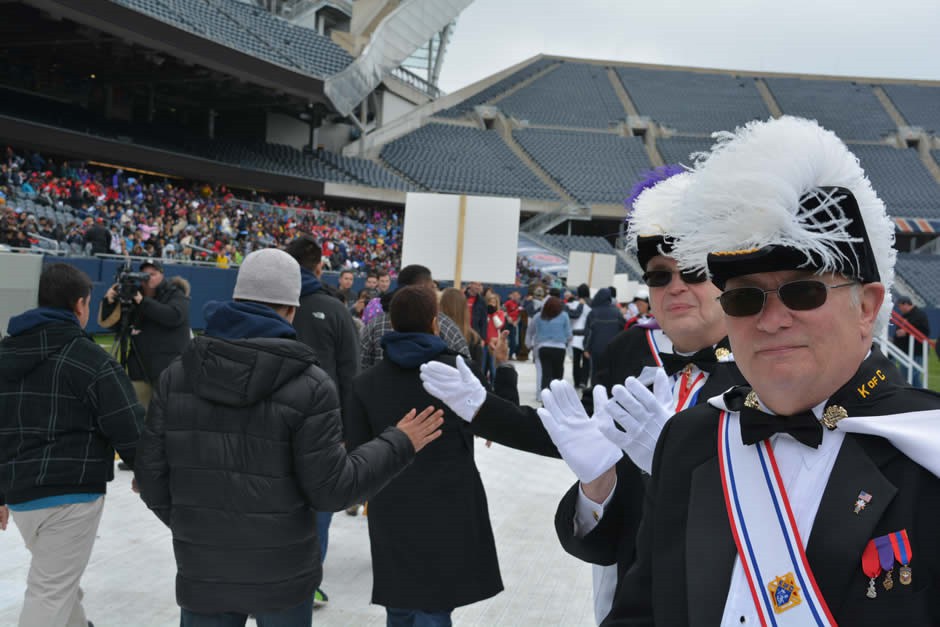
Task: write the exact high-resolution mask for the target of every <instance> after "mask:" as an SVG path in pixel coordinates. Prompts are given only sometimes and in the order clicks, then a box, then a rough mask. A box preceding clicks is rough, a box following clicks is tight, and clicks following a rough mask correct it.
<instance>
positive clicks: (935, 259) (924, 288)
mask: <svg viewBox="0 0 940 627" xmlns="http://www.w3.org/2000/svg"><path fill="white" fill-rule="evenodd" d="M895 270H896V271H897V273H898V276H900V277H901V278H902V279H904V280H905V281H907V283H908V284H909V285H910V286H912V287H913V288H914V289H915V290H917V292H918V293H919V294H920V296H921V297H922V298H923V299H924V300H925V301H926V302H927V305H928V306H931V307H937V306H940V255H921V254H917V253H898V262H897V266H896V267H895ZM934 333H936V330H934Z"/></svg>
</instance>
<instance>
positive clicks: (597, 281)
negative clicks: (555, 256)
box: [568, 250, 617, 289]
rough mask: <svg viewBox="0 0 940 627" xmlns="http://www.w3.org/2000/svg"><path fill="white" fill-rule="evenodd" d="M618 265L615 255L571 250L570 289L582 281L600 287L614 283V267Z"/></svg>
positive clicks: (590, 285)
mask: <svg viewBox="0 0 940 627" xmlns="http://www.w3.org/2000/svg"><path fill="white" fill-rule="evenodd" d="M616 267H617V257H616V256H615V255H600V254H597V253H585V252H580V251H574V250H573V251H571V252H570V253H568V289H572V288H576V287H577V286H579V285H581V284H582V283H587V285H588V287H590V288H594V289H599V288H602V287H610V286H611V285H613V284H614V268H616Z"/></svg>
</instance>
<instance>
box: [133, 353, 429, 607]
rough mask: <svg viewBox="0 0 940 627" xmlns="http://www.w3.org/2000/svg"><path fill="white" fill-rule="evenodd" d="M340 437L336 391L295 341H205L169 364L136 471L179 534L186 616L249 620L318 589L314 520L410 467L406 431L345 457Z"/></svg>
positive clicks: (179, 586) (180, 597)
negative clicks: (188, 613) (233, 616)
mask: <svg viewBox="0 0 940 627" xmlns="http://www.w3.org/2000/svg"><path fill="white" fill-rule="evenodd" d="M403 415H404V414H403ZM341 435H342V434H341V424H340V412H339V399H338V396H337V393H336V388H335V387H334V385H333V383H332V382H331V381H330V379H329V377H328V376H327V374H326V373H325V372H323V370H321V369H320V368H319V367H317V366H316V365H315V357H314V353H313V351H312V350H310V349H309V348H308V347H306V346H304V345H303V344H301V343H300V342H297V341H294V340H290V339H245V340H232V341H227V340H222V339H219V338H214V337H208V336H203V337H199V338H197V339H196V340H194V341H193V342H192V343H191V345H190V346H189V348H188V349H187V350H186V352H185V353H184V354H183V357H182V359H181V360H179V361H176V362H174V363H173V364H171V365H170V367H169V368H168V369H167V370H166V371H165V372H164V374H163V376H162V377H161V379H160V384H159V387H158V389H157V390H156V392H155V394H154V398H153V402H152V403H151V405H150V409H149V412H148V417H147V423H146V428H145V430H144V435H143V437H142V438H141V442H140V444H139V446H138V455H137V464H136V468H135V470H136V475H137V481H138V484H139V486H140V489H141V495H142V497H143V499H144V501H145V502H146V503H147V506H148V507H150V509H152V510H153V511H154V513H156V515H157V516H158V517H159V518H160V519H161V520H162V521H163V522H165V523H166V524H168V525H169V527H170V529H171V530H172V532H173V549H174V552H175V554H176V564H177V578H176V597H177V602H178V603H179V604H180V606H181V607H184V608H186V609H188V610H191V611H194V612H199V613H219V612H239V613H253V612H258V611H261V610H277V609H285V608H290V607H294V606H296V605H298V604H299V603H300V602H302V601H303V600H304V598H306V597H307V596H309V595H312V594H313V593H314V591H315V590H316V588H317V586H318V585H319V583H320V580H321V577H322V571H321V567H320V551H319V543H318V540H317V535H316V531H315V522H314V511H315V510H318V511H325V512H333V511H337V510H340V509H343V508H345V507H348V506H349V505H351V504H353V503H361V502H363V501H365V500H368V499H369V498H371V497H372V495H373V494H374V493H375V492H377V491H378V490H379V489H381V488H382V487H383V486H384V485H385V484H386V483H387V482H388V481H389V480H390V479H392V477H394V476H395V475H396V474H397V473H398V472H399V471H401V470H402V469H403V468H405V466H407V465H408V464H409V463H410V461H411V460H412V459H413V458H414V448H413V447H412V445H411V442H410V441H409V439H408V437H407V436H406V435H405V434H404V433H403V432H402V431H401V430H399V429H395V428H389V429H385V430H383V431H381V432H380V433H379V434H378V437H376V438H375V439H373V440H370V441H369V442H365V443H364V444H363V445H362V446H360V447H358V448H356V449H355V450H352V451H351V452H349V453H348V454H347V452H346V449H345V448H344V447H343V445H342V443H341Z"/></svg>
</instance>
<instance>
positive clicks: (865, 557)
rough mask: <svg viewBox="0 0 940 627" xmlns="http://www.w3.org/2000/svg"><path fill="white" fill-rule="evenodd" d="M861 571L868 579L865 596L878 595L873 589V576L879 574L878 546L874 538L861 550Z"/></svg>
mask: <svg viewBox="0 0 940 627" xmlns="http://www.w3.org/2000/svg"><path fill="white" fill-rule="evenodd" d="M862 572H864V573H865V576H866V577H868V579H869V581H868V592H866V593H865V596H867V597H868V598H869V599H874V598H875V597H877V596H878V591H877V590H875V578H876V577H877V576H878V575H880V574H881V560H880V559H879V558H878V547H876V546H875V541H874V540H869V541H868V545H867V546H865V551H864V552H862Z"/></svg>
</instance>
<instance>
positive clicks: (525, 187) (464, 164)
mask: <svg viewBox="0 0 940 627" xmlns="http://www.w3.org/2000/svg"><path fill="white" fill-rule="evenodd" d="M382 158H383V159H384V160H385V161H387V162H388V163H389V164H391V165H392V167H394V168H396V169H398V170H399V171H401V172H403V173H404V174H405V175H406V176H408V177H410V178H411V179H413V180H415V181H417V182H418V183H420V184H421V185H424V186H425V187H427V188H428V189H431V190H434V191H439V192H449V193H457V194H490V195H495V196H509V197H520V198H541V199H555V198H557V196H556V195H555V193H554V192H553V191H552V190H551V189H550V188H549V187H548V186H546V185H545V184H544V183H542V181H540V180H539V179H538V177H536V176H535V174H533V173H532V171H531V170H529V169H528V168H527V167H526V166H525V164H523V163H522V162H521V161H520V160H519V159H518V158H517V157H516V155H514V154H513V153H512V151H511V150H510V149H509V147H508V146H507V145H506V143H505V142H503V140H502V139H501V138H500V137H499V135H498V134H497V133H496V132H495V131H481V130H477V129H475V128H469V127H466V126H455V125H451V124H435V123H432V124H428V125H426V126H424V127H422V128H419V129H418V130H416V131H414V132H412V133H409V134H408V135H405V136H404V137H401V138H399V139H396V140H395V141H393V142H391V143H389V144H387V145H386V146H385V147H383V148H382Z"/></svg>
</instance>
